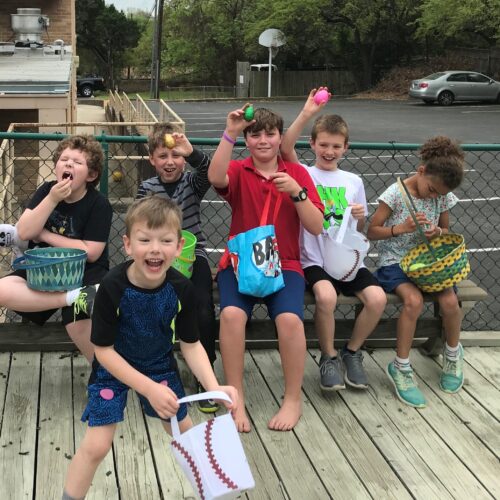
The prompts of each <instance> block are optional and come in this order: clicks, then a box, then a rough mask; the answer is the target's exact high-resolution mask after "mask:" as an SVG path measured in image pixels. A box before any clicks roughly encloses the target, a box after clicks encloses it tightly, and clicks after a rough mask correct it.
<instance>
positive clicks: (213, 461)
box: [205, 419, 238, 490]
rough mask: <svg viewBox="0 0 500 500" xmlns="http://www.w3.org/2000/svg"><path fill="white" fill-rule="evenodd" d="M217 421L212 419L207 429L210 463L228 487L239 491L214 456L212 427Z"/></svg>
mask: <svg viewBox="0 0 500 500" xmlns="http://www.w3.org/2000/svg"><path fill="white" fill-rule="evenodd" d="M214 422H215V419H211V420H209V421H208V422H207V426H206V427H205V448H206V450H207V455H208V461H209V462H210V465H211V466H212V469H213V470H214V472H215V475H216V476H217V477H218V478H219V479H220V480H221V481H222V482H223V483H224V484H225V485H226V486H227V487H228V488H231V489H232V490H237V489H238V485H237V484H236V483H234V482H233V481H231V479H230V478H229V477H228V476H227V475H226V474H225V473H224V472H223V471H222V469H221V466H220V465H219V463H218V462H217V459H216V458H215V455H214V450H213V448H212V427H213V425H214Z"/></svg>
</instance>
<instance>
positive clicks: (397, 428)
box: [340, 356, 453, 499]
mask: <svg viewBox="0 0 500 500" xmlns="http://www.w3.org/2000/svg"><path fill="white" fill-rule="evenodd" d="M370 361H371V362H370ZM364 366H365V369H366V372H367V375H368V379H369V380H370V388H369V389H368V391H354V390H345V391H341V394H340V397H341V398H342V399H344V401H345V402H346V403H347V405H348V406H349V408H350V410H351V411H352V412H353V414H354V416H355V417H356V419H357V420H358V421H359V423H360V425H361V426H362V427H363V429H364V430H365V432H367V433H368V434H369V435H370V437H371V439H372V440H373V442H374V443H375V445H376V446H377V448H378V449H379V450H380V452H381V453H382V454H383V455H384V457H385V458H386V460H387V462H388V463H389V464H390V465H391V467H393V469H394V471H395V472H396V474H398V475H399V477H400V478H401V479H402V481H403V482H404V484H405V486H406V488H408V490H409V491H410V492H411V493H412V494H413V495H414V496H415V497H418V498H440V499H444V498H453V496H452V495H451V494H450V492H449V491H448V489H447V488H446V487H445V486H444V485H443V483H441V481H440V477H439V476H437V475H436V474H435V473H434V470H433V468H432V467H431V466H430V465H429V464H428V463H427V462H426V460H424V459H423V458H422V457H421V455H420V453H419V451H417V449H415V448H414V446H412V444H411V443H410V439H411V438H412V435H413V434H414V433H418V434H420V435H421V436H422V437H423V438H424V443H425V442H426V433H425V432H423V430H422V429H419V428H418V426H417V427H416V428H413V426H416V424H417V423H418V419H417V418H419V417H418V415H412V414H411V413H412V412H413V411H416V410H413V409H410V408H408V407H406V408H404V409H403V408H401V407H402V406H403V405H402V404H401V405H400V404H399V402H398V400H396V399H395V398H394V397H392V386H391V387H389V381H388V380H387V378H386V377H385V375H384V373H383V372H382V370H380V368H379V367H378V366H376V365H375V363H374V362H373V360H371V358H370V356H366V357H365V363H364ZM386 382H387V383H386ZM387 406H388V407H389V408H386V407H387ZM391 407H392V408H391ZM388 409H389V410H392V411H389V412H387V410H388ZM425 427H426V428H427V430H428V431H429V430H430V429H429V428H428V426H427V425H426V424H425ZM409 434H411V435H409ZM431 442H433V440H431Z"/></svg>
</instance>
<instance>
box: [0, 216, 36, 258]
mask: <svg viewBox="0 0 500 500" xmlns="http://www.w3.org/2000/svg"><path fill="white" fill-rule="evenodd" d="M28 243H29V242H28V241H25V240H20V239H19V237H18V235H17V229H16V226H13V225H12V224H0V247H11V248H12V251H13V252H14V254H15V256H16V257H22V256H23V254H24V251H25V250H26V249H27V248H28Z"/></svg>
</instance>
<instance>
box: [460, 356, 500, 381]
mask: <svg viewBox="0 0 500 500" xmlns="http://www.w3.org/2000/svg"><path fill="white" fill-rule="evenodd" d="M466 360H467V362H468V363H470V364H471V365H473V366H474V368H475V369H476V370H477V371H479V372H480V373H481V374H482V375H483V377H484V378H486V379H487V380H489V381H490V383H492V384H493V385H494V386H495V387H496V388H497V389H498V390H500V352H498V351H496V350H495V348H494V347H493V348H491V349H484V348H482V347H469V348H467V357H466Z"/></svg>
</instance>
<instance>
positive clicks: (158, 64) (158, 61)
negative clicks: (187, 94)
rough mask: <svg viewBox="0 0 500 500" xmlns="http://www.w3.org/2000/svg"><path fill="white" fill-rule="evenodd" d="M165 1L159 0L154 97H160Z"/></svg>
mask: <svg viewBox="0 0 500 500" xmlns="http://www.w3.org/2000/svg"><path fill="white" fill-rule="evenodd" d="M163 2H164V0H158V19H157V20H156V24H157V27H158V31H157V33H156V35H157V39H156V78H155V92H154V96H153V98H154V99H159V98H160V74H161V34H162V30H163Z"/></svg>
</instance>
